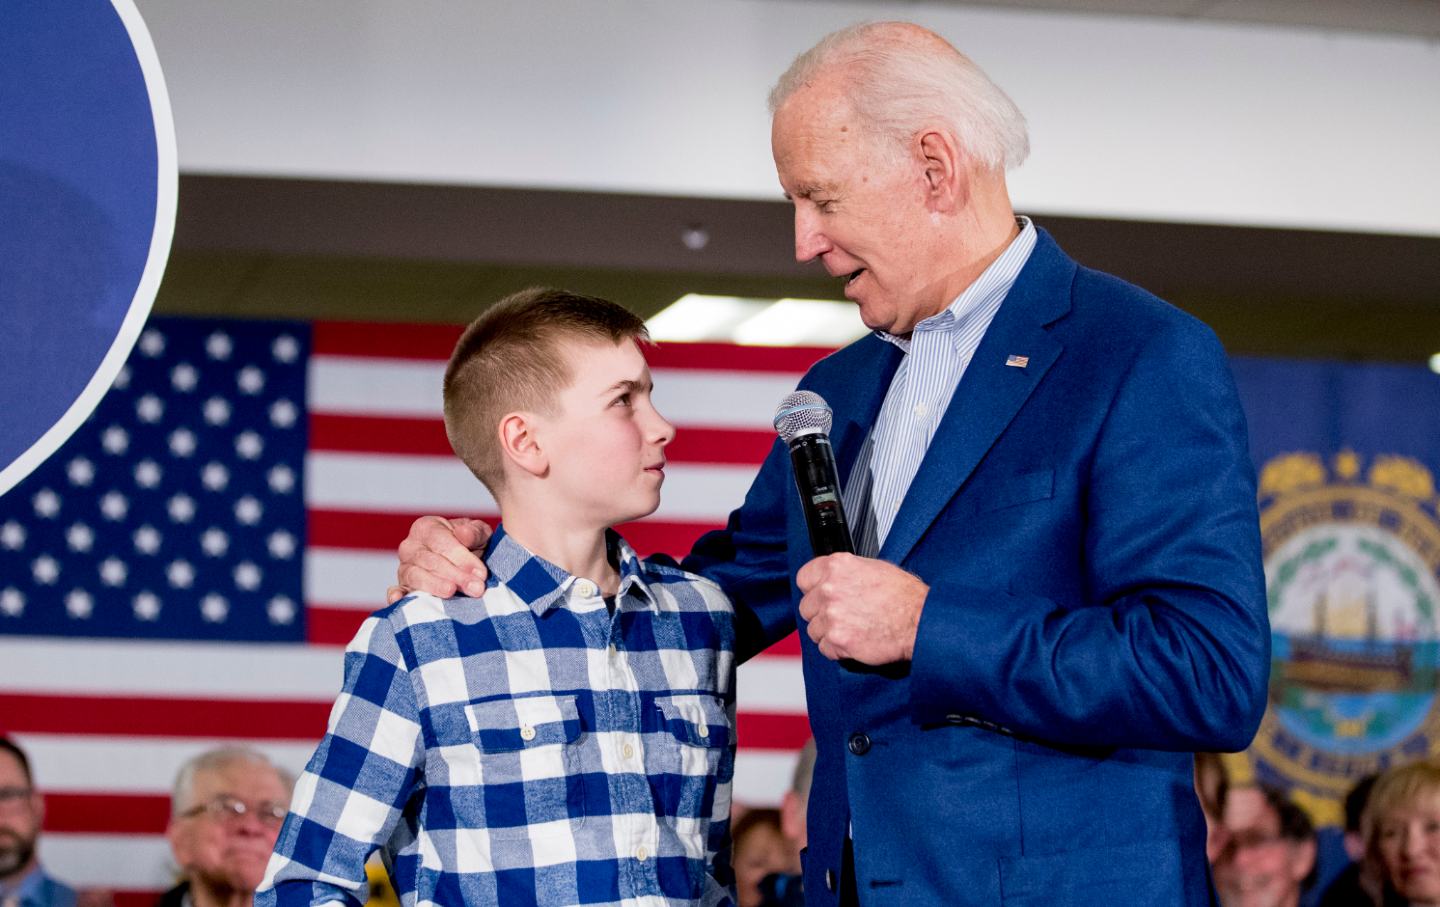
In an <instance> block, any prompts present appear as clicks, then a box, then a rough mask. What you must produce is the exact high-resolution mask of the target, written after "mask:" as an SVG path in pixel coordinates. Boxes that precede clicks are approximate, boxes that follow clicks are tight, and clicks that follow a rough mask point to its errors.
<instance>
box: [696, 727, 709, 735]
mask: <svg viewBox="0 0 1440 907" xmlns="http://www.w3.org/2000/svg"><path fill="white" fill-rule="evenodd" d="M695 733H697V734H699V735H700V736H701V737H709V736H710V728H709V726H707V725H704V724H702V725H700V726H699V727H697V728H696V729H695Z"/></svg>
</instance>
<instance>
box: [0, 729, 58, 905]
mask: <svg viewBox="0 0 1440 907" xmlns="http://www.w3.org/2000/svg"><path fill="white" fill-rule="evenodd" d="M44 818H45V800H44V798H43V797H42V796H41V795H40V792H39V791H37V790H36V789H35V781H34V778H33V777H32V775H31V773H30V760H29V759H28V758H27V757H26V756H25V752H24V750H22V749H20V747H19V746H17V745H16V744H15V743H14V741H12V740H10V739H9V738H8V737H0V907H73V905H74V904H75V902H76V900H75V898H76V895H75V891H74V889H72V888H70V887H69V886H67V885H65V884H64V883H62V882H58V881H56V880H55V879H53V878H51V877H50V876H49V875H47V874H46V872H45V870H44V869H43V868H41V866H40V858H39V856H38V854H37V853H36V844H37V843H38V841H39V839H40V825H41V823H42V821H43V820H44Z"/></svg>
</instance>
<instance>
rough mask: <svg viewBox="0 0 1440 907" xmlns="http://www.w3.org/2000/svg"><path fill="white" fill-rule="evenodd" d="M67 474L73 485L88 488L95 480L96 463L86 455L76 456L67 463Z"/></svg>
mask: <svg viewBox="0 0 1440 907" xmlns="http://www.w3.org/2000/svg"><path fill="white" fill-rule="evenodd" d="M65 475H66V477H67V478H69V479H70V484H71V485H74V486H76V487H77V488H87V487H89V485H90V483H91V482H93V481H94V480H95V464H94V463H91V462H90V461H89V460H87V459H85V458H84V457H76V458H75V459H73V460H71V461H70V462H69V463H67V464H65Z"/></svg>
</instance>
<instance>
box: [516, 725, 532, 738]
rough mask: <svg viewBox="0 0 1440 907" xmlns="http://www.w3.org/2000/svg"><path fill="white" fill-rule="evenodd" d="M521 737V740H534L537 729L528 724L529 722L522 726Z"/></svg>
mask: <svg viewBox="0 0 1440 907" xmlns="http://www.w3.org/2000/svg"><path fill="white" fill-rule="evenodd" d="M520 739H521V740H534V739H535V729H534V728H533V727H531V726H530V725H528V724H527V725H524V726H522V727H521V728H520Z"/></svg>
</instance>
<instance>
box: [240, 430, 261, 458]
mask: <svg viewBox="0 0 1440 907" xmlns="http://www.w3.org/2000/svg"><path fill="white" fill-rule="evenodd" d="M264 450H265V442H264V441H262V440H260V435H259V434H258V433H256V432H253V431H242V432H241V433H240V434H239V435H237V436H236V437H235V453H237V454H239V455H240V459H242V460H254V459H256V458H258V457H259V456H260V454H261V453H262V452H264Z"/></svg>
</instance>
